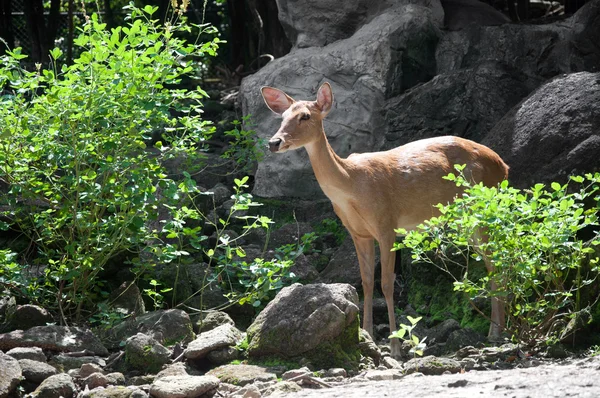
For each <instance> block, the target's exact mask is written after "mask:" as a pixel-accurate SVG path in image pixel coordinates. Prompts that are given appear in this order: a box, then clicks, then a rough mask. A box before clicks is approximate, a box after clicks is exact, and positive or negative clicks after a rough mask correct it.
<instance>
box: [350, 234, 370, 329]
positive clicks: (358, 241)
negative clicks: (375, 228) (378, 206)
mask: <svg viewBox="0 0 600 398" xmlns="http://www.w3.org/2000/svg"><path fill="white" fill-rule="evenodd" d="M352 240H353V241H354V247H355V248H356V255H357V257H358V265H359V266H360V277H361V279H362V286H363V294H364V311H363V329H365V330H366V331H367V332H368V333H369V334H370V335H371V337H373V287H374V285H375V242H374V240H373V238H360V237H358V236H352Z"/></svg>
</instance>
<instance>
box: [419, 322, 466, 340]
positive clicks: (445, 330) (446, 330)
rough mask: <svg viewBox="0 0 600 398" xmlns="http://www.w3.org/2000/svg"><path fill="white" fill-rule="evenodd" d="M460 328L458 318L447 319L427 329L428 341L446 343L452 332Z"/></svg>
mask: <svg viewBox="0 0 600 398" xmlns="http://www.w3.org/2000/svg"><path fill="white" fill-rule="evenodd" d="M458 329H460V324H459V323H458V322H457V321H456V320H454V319H446V320H444V321H443V322H442V323H440V324H438V325H436V326H435V327H433V328H430V329H429V330H428V331H427V338H428V341H427V343H428V344H432V343H445V342H446V341H447V340H448V337H449V336H450V334H451V333H452V332H454V331H455V330H458Z"/></svg>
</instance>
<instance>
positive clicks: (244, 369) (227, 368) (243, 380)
mask: <svg viewBox="0 0 600 398" xmlns="http://www.w3.org/2000/svg"><path fill="white" fill-rule="evenodd" d="M207 374H208V375H211V376H215V377H218V378H219V380H221V381H222V382H223V383H229V384H234V385H237V386H245V385H246V384H251V383H255V382H259V381H260V382H268V381H272V380H277V375H276V374H274V373H271V372H269V371H268V370H267V369H266V368H265V367H262V366H257V365H223V366H219V367H216V368H214V369H211V370H210V371H209V372H208V373H207Z"/></svg>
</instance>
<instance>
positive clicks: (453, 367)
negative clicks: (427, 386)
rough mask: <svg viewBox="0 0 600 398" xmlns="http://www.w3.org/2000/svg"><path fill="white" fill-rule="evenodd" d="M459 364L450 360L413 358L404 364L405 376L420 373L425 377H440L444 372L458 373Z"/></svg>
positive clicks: (431, 357)
mask: <svg viewBox="0 0 600 398" xmlns="http://www.w3.org/2000/svg"><path fill="white" fill-rule="evenodd" d="M460 369H461V368H460V363H459V362H458V361H457V360H455V359H451V358H441V357H434V356H431V355H430V356H426V357H423V358H413V359H411V360H410V361H408V362H406V363H405V364H404V371H405V373H406V374H411V373H415V372H420V373H423V374H425V375H441V374H442V373H444V372H450V373H458V372H460Z"/></svg>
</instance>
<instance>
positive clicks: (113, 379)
mask: <svg viewBox="0 0 600 398" xmlns="http://www.w3.org/2000/svg"><path fill="white" fill-rule="evenodd" d="M106 379H107V380H108V384H110V385H113V386H114V385H124V384H125V375H124V374H123V373H121V372H111V373H107V374H106Z"/></svg>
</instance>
